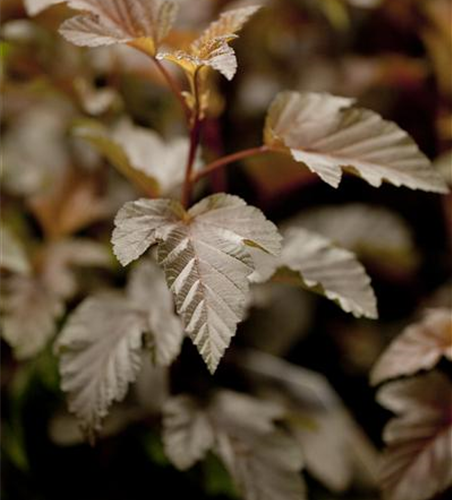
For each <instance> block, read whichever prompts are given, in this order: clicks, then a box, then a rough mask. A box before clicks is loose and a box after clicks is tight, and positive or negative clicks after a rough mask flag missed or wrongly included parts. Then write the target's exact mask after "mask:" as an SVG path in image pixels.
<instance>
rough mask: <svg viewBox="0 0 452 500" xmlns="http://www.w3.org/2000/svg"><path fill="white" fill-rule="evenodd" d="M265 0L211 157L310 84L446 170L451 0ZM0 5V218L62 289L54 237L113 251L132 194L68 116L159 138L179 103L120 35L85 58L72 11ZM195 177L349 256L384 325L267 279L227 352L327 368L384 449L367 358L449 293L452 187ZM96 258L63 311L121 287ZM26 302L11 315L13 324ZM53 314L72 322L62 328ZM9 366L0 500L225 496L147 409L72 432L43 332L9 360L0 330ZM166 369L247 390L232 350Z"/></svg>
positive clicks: (294, 169) (209, 134) (220, 475)
mask: <svg viewBox="0 0 452 500" xmlns="http://www.w3.org/2000/svg"><path fill="white" fill-rule="evenodd" d="M239 3H240V4H244V3H245V2H228V1H220V0H217V1H215V0H184V1H181V7H182V9H181V15H180V22H181V23H184V25H185V26H189V27H190V28H191V29H195V28H198V27H201V26H204V25H205V24H206V23H207V22H208V21H209V20H211V19H212V18H214V17H215V15H216V14H217V13H218V12H220V11H221V10H223V9H224V8H226V7H231V6H233V5H234V6H235V5H237V4H239ZM252 3H254V2H252ZM259 3H262V2H259ZM263 3H264V4H265V9H263V10H262V11H261V12H260V13H259V14H258V15H257V16H256V18H255V19H253V20H252V22H250V24H249V25H248V26H247V27H246V29H244V31H243V33H241V36H240V38H239V39H238V40H237V41H235V42H234V48H235V50H236V52H237V57H238V61H239V71H238V73H237V76H236V78H235V79H234V80H233V81H232V82H227V81H226V80H224V79H222V78H221V77H218V78H216V79H215V80H214V81H213V83H212V85H213V88H214V100H213V102H214V105H213V106H212V109H211V110H210V115H209V117H208V120H207V122H206V126H205V131H204V144H205V151H204V154H205V155H206V157H207V158H209V157H210V158H215V157H217V156H219V155H222V154H224V153H230V152H235V151H238V150H240V149H243V148H247V147H252V146H255V145H258V144H259V143H260V140H261V134H262V126H263V120H264V117H265V113H266V110H267V108H268V105H269V103H270V102H271V101H272V99H273V97H274V96H275V95H276V94H277V92H279V91H280V90H284V89H293V90H303V91H306V90H312V91H316V92H328V93H332V94H336V95H344V96H351V97H354V98H356V99H357V101H358V103H359V105H360V106H363V107H367V108H370V109H373V110H375V111H377V112H379V113H380V114H381V115H382V116H383V117H385V118H387V119H391V120H394V121H395V122H396V123H397V124H399V125H400V126H401V127H402V128H403V129H404V130H406V131H407V132H409V133H410V134H411V135H412V137H414V139H415V140H416V142H417V143H418V144H419V146H420V148H421V150H422V151H423V152H425V153H426V154H427V156H428V157H429V158H430V159H432V161H433V162H434V168H437V169H438V170H440V171H441V172H442V173H443V175H444V176H445V177H446V179H448V181H449V182H450V180H451V168H452V167H451V145H452V74H451V71H452V30H451V20H452V7H451V2H450V1H449V0H268V1H264V2H263ZM1 14H2V15H1V17H2V41H1V58H2V74H1V87H2V94H3V114H2V129H3V131H2V142H3V148H2V149H3V155H2V200H1V209H2V220H3V222H4V223H5V224H6V225H7V226H8V227H9V228H10V229H11V230H12V231H13V232H15V233H16V234H17V235H19V239H20V240H21V241H22V242H23V245H24V247H25V251H26V253H28V254H30V255H32V256H33V258H32V261H33V269H34V270H35V271H34V272H36V273H37V274H39V273H41V272H46V273H48V274H49V273H50V274H52V273H53V275H52V276H53V277H51V278H48V279H49V280H50V281H52V280H53V282H57V283H61V280H62V274H61V273H62V271H61V269H57V270H55V269H56V267H57V264H56V263H55V262H56V261H55V259H58V258H60V259H61V260H63V261H64V265H63V267H64V266H67V267H68V266H69V264H71V263H73V261H74V256H73V255H72V256H70V257H68V255H67V254H64V255H63V256H62V254H61V253H55V254H52V256H51V257H49V255H50V254H49V251H48V248H49V245H51V244H52V242H55V241H57V240H61V239H62V238H66V239H67V238H74V237H86V238H90V239H92V240H95V241H97V242H99V243H101V244H102V245H103V246H104V247H105V248H108V240H109V235H110V232H111V227H112V219H113V216H114V213H115V211H116V210H117V209H118V208H119V206H120V205H121V204H122V202H123V201H125V200H127V199H133V198H134V197H135V196H136V191H134V188H132V187H131V186H130V185H129V184H128V183H127V181H125V180H124V179H123V178H122V177H121V176H120V175H119V174H118V173H117V172H116V171H114V169H113V168H112V167H111V165H109V164H108V162H106V161H105V160H103V159H102V158H100V157H99V156H98V155H96V153H95V152H94V150H93V149H92V148H90V146H89V145H88V144H87V143H85V142H83V141H81V140H79V139H77V138H74V137H73V135H72V134H71V129H72V127H73V125H74V123H77V121H79V120H85V119H95V120H99V121H100V122H102V123H105V124H108V123H110V122H112V121H113V120H115V119H116V118H117V117H119V116H122V115H124V114H126V115H128V116H129V117H130V118H131V119H132V120H133V121H134V122H135V123H136V124H138V125H141V126H145V127H149V128H152V129H154V130H157V131H159V132H160V133H162V134H164V135H167V136H168V135H172V134H179V133H183V132H184V129H183V123H182V119H181V114H180V111H179V109H178V107H177V102H175V101H174V99H173V97H172V96H171V94H170V93H169V92H168V90H167V88H166V87H165V86H164V84H163V82H162V81H161V79H160V77H159V75H158V74H157V73H156V72H155V70H154V68H153V67H152V65H151V64H150V63H149V61H148V60H147V59H146V58H145V57H144V56H143V57H142V56H141V55H140V54H139V53H135V52H133V50H132V49H129V48H125V49H116V48H114V49H97V50H91V51H87V50H83V49H79V48H76V47H74V46H72V45H69V44H68V43H66V42H65V41H64V40H63V39H62V38H61V37H60V36H59V35H58V33H57V29H58V26H59V25H60V23H61V22H62V21H63V20H64V19H66V18H67V17H68V15H69V14H70V12H69V10H68V9H67V8H66V7H65V6H64V5H57V6H54V7H52V8H50V9H48V10H46V11H44V12H42V13H40V14H38V15H37V16H35V17H29V16H27V14H26V11H25V9H24V6H23V4H22V2H21V1H19V0H2V2H1ZM175 76H176V77H178V73H177V72H176V73H175ZM201 189H202V190H204V191H205V192H207V191H228V192H232V193H235V194H238V195H239V196H241V197H243V198H244V199H246V200H247V201H248V202H249V203H250V204H254V205H256V206H259V207H260V208H261V209H262V210H263V211H264V212H265V213H266V215H267V216H268V217H269V218H270V219H271V220H274V221H276V222H279V223H284V222H285V221H287V219H289V218H291V217H295V216H297V217H305V218H306V220H309V221H310V224H312V227H313V229H316V230H320V229H321V228H323V230H324V231H325V232H326V233H328V234H330V235H333V236H334V237H335V238H336V239H338V240H339V241H341V239H342V241H343V243H344V245H349V246H351V247H352V248H353V249H354V250H355V251H356V252H357V253H358V255H359V257H360V259H361V261H362V262H363V263H364V265H365V267H366V269H367V271H368V273H369V274H370V276H371V277H372V282H373V286H374V289H375V291H376V295H377V297H378V305H379V312H380V319H379V320H378V321H371V320H363V319H359V320H358V319H355V318H353V317H352V316H347V315H346V314H345V313H343V312H342V311H341V310H340V309H339V308H337V307H336V306H335V305H334V304H332V303H329V302H328V301H326V300H325V299H322V298H320V297H319V298H317V297H316V296H312V295H308V294H305V293H304V292H301V291H296V292H294V291H291V292H288V291H287V290H286V288H284V287H279V288H278V287H274V288H273V289H272V290H270V291H268V290H267V291H265V293H263V294H262V297H261V298H260V301H259V300H256V304H255V307H254V308H253V310H252V312H251V313H250V316H249V318H248V319H247V320H246V321H245V322H244V323H243V325H241V326H240V328H239V332H238V334H237V336H236V337H235V339H234V345H235V346H236V347H237V348H240V347H253V348H254V347H255V348H259V349H261V350H264V351H266V352H269V353H271V354H274V355H277V356H280V357H283V358H285V359H286V360H288V361H290V362H292V363H294V364H296V365H300V366H303V367H306V368H309V369H312V370H315V371H317V372H320V373H321V374H323V375H324V376H325V377H326V378H327V380H328V381H329V383H330V384H331V386H332V387H333V388H334V389H335V390H336V391H337V393H338V394H339V396H340V397H341V399H342V400H343V402H344V404H345V405H346V407H347V408H348V410H349V411H350V412H351V414H352V415H353V416H354V417H355V419H356V421H357V422H358V424H359V425H360V426H361V427H362V429H363V431H364V433H365V435H366V436H367V437H368V439H369V440H370V441H371V442H372V443H373V445H374V446H375V448H376V449H377V450H380V449H381V448H382V441H381V433H382V428H383V426H384V424H385V422H386V421H387V420H388V417H389V414H388V413H387V412H385V411H384V410H383V409H381V408H380V407H379V406H378V404H377V403H376V402H375V399H374V396H375V394H374V390H373V389H372V388H371V387H370V385H369V380H368V375H369V371H370V369H371V367H372V365H373V364H374V362H375V360H376V359H377V357H378V355H379V354H380V353H381V352H382V350H383V349H384V347H385V346H386V345H387V344H388V342H389V341H390V340H391V339H392V338H393V337H394V336H395V335H396V334H398V333H399V332H400V331H401V330H402V329H403V327H405V326H406V325H407V324H408V323H409V322H410V321H411V320H412V318H414V317H416V314H417V313H418V311H419V310H420V309H422V308H424V307H428V306H433V305H446V306H447V305H450V299H451V297H450V288H448V282H449V280H450V275H451V260H450V242H451V237H452V233H451V221H452V218H451V214H450V197H449V196H443V197H441V196H438V195H434V194H428V193H422V192H419V191H410V190H408V189H404V188H395V187H392V186H389V185H384V186H383V187H381V188H380V189H374V188H372V187H370V186H368V185H367V184H365V183H364V182H362V181H361V180H359V179H356V178H351V177H345V178H344V180H343V182H342V184H341V187H340V189H338V190H335V189H333V188H331V187H329V186H327V185H326V184H324V183H322V181H321V180H320V179H319V178H318V177H316V176H314V175H312V174H310V173H309V172H308V170H307V169H306V170H304V169H301V168H300V166H299V165H296V164H294V163H293V162H292V161H291V160H290V158H289V157H287V158H286V157H282V156H277V155H268V156H265V157H264V156H262V157H258V158H254V159H252V160H247V161H246V162H242V163H239V164H234V165H232V166H230V167H228V169H227V170H225V171H222V172H219V173H216V174H215V175H213V176H212V177H211V178H210V179H209V181H208V183H207V184H206V185H204V186H203V187H202V188H201ZM69 253H70V252H69ZM49 259H50V260H51V261H52V262H53V264H50V268H49V264H48V263H46V262H48V260H49ZM64 259H66V260H64ZM71 259H73V260H72V261H71ZM75 260H76V259H75ZM68 262H69V264H68ZM104 264H105V263H104V262H103V260H102V258H101V257H99V262H98V264H96V265H94V266H93V268H94V269H92V268H88V269H87V268H86V267H83V264H81V265H80V267H77V269H76V271H74V272H75V275H76V280H77V287H76V288H77V289H76V290H75V289H74V290H73V291H72V290H71V293H68V294H67V300H66V310H67V311H68V312H69V311H71V310H72V309H73V308H74V306H75V305H76V304H78V303H79V302H80V300H81V299H82V298H83V297H85V296H86V295H87V294H88V293H89V292H90V291H92V290H93V289H97V288H99V287H102V286H105V285H106V284H108V286H115V287H121V286H123V284H124V282H125V272H124V270H122V269H120V268H119V266H118V265H117V264H114V263H112V262H109V263H108V265H104ZM46 266H47V267H46ZM52 266H53V267H52ZM43 269H44V270H45V271H43ZM7 275H8V273H7V272H5V273H4V274H3V277H4V278H5V277H7ZM72 292H73V293H72ZM32 301H33V299H32ZM32 304H33V302H32V303H31V304H30V305H29V306H28V307H29V308H27V307H24V308H23V310H22V318H19V319H18V320H17V321H18V322H19V327H20V325H21V322H23V321H25V318H26V317H27V314H28V312H27V311H29V312H30V314H31V311H33V307H32ZM64 321H65V315H63V316H62V317H61V318H60V319H59V321H58V324H57V325H56V329H55V331H58V330H59V328H60V326H61V325H62V324H64ZM22 324H23V323H22ZM1 360H2V367H1V388H2V481H1V488H2V498H3V499H4V500H54V499H55V500H57V499H58V500H61V498H64V499H65V500H140V499H149V498H162V497H164V498H180V497H181V496H182V495H184V496H185V497H187V498H188V497H189V498H196V499H203V498H212V499H217V500H220V499H224V500H226V499H229V498H237V494H236V493H235V492H234V489H233V487H232V485H231V482H230V480H229V477H228V475H227V473H226V472H225V470H224V469H223V467H222V465H221V464H220V463H219V462H218V460H216V459H215V458H214V457H213V456H212V457H209V459H208V460H207V461H206V462H205V463H204V464H200V465H198V466H196V467H195V468H193V469H192V470H190V471H189V472H187V473H179V472H177V471H176V470H175V469H174V468H173V467H172V466H171V465H170V464H169V462H168V460H167V459H166V457H165V455H164V453H163V449H162V444H161V440H160V437H159V430H158V429H159V423H158V418H156V417H155V416H153V415H152V412H150V414H149V416H148V417H146V418H138V419H137V418H135V417H134V416H130V415H128V414H127V415H126V416H124V415H122V416H121V415H120V416H119V417H118V418H117V422H112V423H111V425H110V426H109V431H108V432H107V434H108V435H107V436H106V437H104V438H102V439H100V440H99V442H98V443H97V444H96V446H95V447H91V446H90V445H88V444H86V443H84V442H83V441H82V440H81V437H80V436H79V435H78V434H77V431H76V429H75V423H74V422H73V420H72V419H71V418H70V417H69V416H68V415H67V414H66V413H65V398H64V394H63V393H62V392H61V390H60V389H59V376H58V368H57V360H56V358H55V357H54V355H53V354H52V346H51V342H49V343H48V344H47V345H46V347H45V348H44V349H42V350H41V351H40V352H39V353H37V354H36V355H35V356H33V357H31V358H30V359H25V360H17V359H16V356H15V355H14V353H13V352H12V350H11V348H10V347H9V345H8V344H7V343H6V342H4V341H2V349H1ZM446 369H448V368H446ZM171 381H172V389H173V390H174V391H175V392H178V391H183V390H184V391H185V390H191V391H196V392H197V393H198V392H200V391H201V392H202V391H205V390H207V389H206V388H209V387H211V386H213V385H216V386H224V387H230V388H234V389H236V390H244V391H247V390H248V389H249V385H250V381H249V380H247V379H246V377H244V376H243V374H242V373H241V372H240V371H239V370H237V367H236V365H235V363H234V356H233V353H232V354H231V361H230V362H228V360H227V359H226V361H225V362H224V363H223V364H222V365H221V367H220V369H219V371H218V373H217V374H216V375H215V377H214V378H213V379H212V378H211V377H210V376H209V375H208V374H207V371H206V370H205V368H204V366H203V364H202V361H201V359H200V358H199V356H198V355H197V354H196V352H195V350H194V348H193V347H192V345H191V344H190V343H187V344H186V345H184V349H183V352H182V355H181V357H180V359H179V360H178V361H177V363H176V364H175V366H174V367H173V368H172V371H171ZM155 389H156V388H155V387H146V385H144V387H143V390H142V391H141V392H142V397H143V398H144V399H145V400H146V402H145V404H147V405H148V406H149V407H152V405H153V404H154V403H153V398H154V399H158V398H159V395H158V394H155ZM138 392H139V391H138ZM143 394H144V395H143ZM154 402H155V401H154ZM126 407H127V403H126ZM307 481H308V485H309V488H310V498H312V499H313V500H327V499H328V500H329V499H334V498H343V499H350V500H370V499H373V498H379V496H378V493H377V491H376V489H375V488H373V487H372V486H369V485H366V486H365V487H364V486H362V485H359V484H353V485H351V486H350V487H349V488H347V490H346V491H343V492H340V493H337V494H335V493H333V492H331V491H329V490H328V489H327V488H326V487H325V486H323V485H322V484H321V483H320V482H318V481H316V480H315V479H314V478H312V477H309V474H308V475H307ZM449 493H450V492H449ZM447 495H448V493H447V492H446V493H445V495H444V496H443V498H444V499H445V498H448V496H447Z"/></svg>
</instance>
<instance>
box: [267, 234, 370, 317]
mask: <svg viewBox="0 0 452 500" xmlns="http://www.w3.org/2000/svg"><path fill="white" fill-rule="evenodd" d="M280 264H281V265H283V266H285V267H287V268H288V269H289V270H290V271H292V272H295V273H296V274H295V278H296V279H301V282H302V284H303V286H305V287H306V288H308V289H309V290H312V291H315V292H318V293H320V294H322V295H325V296H326V297H327V298H329V299H331V300H334V301H335V302H337V303H338V304H339V305H340V307H341V308H342V309H343V310H344V311H346V312H351V313H352V314H353V315H354V316H356V317H359V316H366V317H368V318H376V317H377V308H376V299H375V295H374V292H373V290H372V288H371V286H370V278H369V277H368V275H367V274H366V271H365V270H364V268H363V266H362V265H361V264H360V263H359V262H358V260H357V259H356V257H355V255H354V254H353V253H352V252H350V251H349V250H345V249H343V248H339V247H335V246H334V245H333V244H332V243H331V241H330V240H328V239H327V238H324V237H323V236H320V235H318V234H316V233H311V232H310V231H306V230H305V229H301V228H298V229H291V230H289V231H287V233H286V234H285V239H284V244H283V250H282V253H281V257H280ZM286 277H287V278H288V279H289V281H290V280H291V275H290V274H289V275H288V276H286ZM276 279H285V278H284V270H283V271H282V273H281V274H280V275H279V277H278V275H277V276H276Z"/></svg>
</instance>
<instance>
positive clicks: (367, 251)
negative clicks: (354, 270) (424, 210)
mask: <svg viewBox="0 0 452 500" xmlns="http://www.w3.org/2000/svg"><path fill="white" fill-rule="evenodd" d="M287 227H302V228H304V229H307V230H309V231H315V232H316V233H319V234H321V235H323V236H325V237H326V238H328V239H330V240H332V241H333V242H334V243H335V244H337V245H339V246H341V247H343V248H346V249H348V250H351V251H352V252H354V253H356V254H357V255H358V257H363V258H369V259H372V260H374V261H377V262H378V263H379V264H383V265H390V264H391V263H393V265H397V267H398V269H400V268H401V267H403V268H405V269H413V267H415V265H416V262H417V255H416V250H415V247H414V242H413V237H412V235H411V233H410V231H409V229H408V227H407V224H406V222H405V221H404V220H403V219H402V218H401V217H400V216H399V215H397V214H396V213H393V212H391V211H389V210H387V209H386V208H384V207H379V206H372V205H365V204H363V203H347V204H346V205H334V206H333V205H331V206H324V207H320V208H313V209H310V210H307V211H306V212H303V213H302V214H300V215H297V216H296V217H294V218H292V219H291V220H290V221H288V222H287ZM369 227H371V228H372V231H369Z"/></svg>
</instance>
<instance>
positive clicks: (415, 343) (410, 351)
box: [371, 309, 452, 385]
mask: <svg viewBox="0 0 452 500" xmlns="http://www.w3.org/2000/svg"><path fill="white" fill-rule="evenodd" d="M443 356H444V357H446V358H448V359H449V360H451V361H452V316H451V312H450V311H449V310H448V309H431V310H428V311H427V312H426V314H425V316H424V318H423V319H422V321H420V322H418V323H414V324H413V325H410V326H408V327H407V328H406V329H405V330H404V331H403V332H402V333H401V334H400V335H399V336H398V337H396V338H395V340H394V341H393V342H392V343H391V344H390V345H389V347H388V348H387V350H386V351H385V352H384V353H383V355H382V356H381V358H380V359H379V360H378V362H377V364H376V365H375V367H374V368H373V370H372V373H371V382H372V384H374V385H376V384H379V383H380V382H383V381H385V380H387V379H391V378H396V377H401V376H406V375H413V374H414V373H416V372H418V371H420V370H428V369H430V368H433V367H434V366H435V365H436V364H437V363H438V362H439V360H440V359H441V357H443Z"/></svg>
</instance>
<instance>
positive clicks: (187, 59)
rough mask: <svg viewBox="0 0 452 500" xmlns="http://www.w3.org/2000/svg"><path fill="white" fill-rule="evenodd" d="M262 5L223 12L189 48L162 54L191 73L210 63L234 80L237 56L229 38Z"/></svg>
mask: <svg viewBox="0 0 452 500" xmlns="http://www.w3.org/2000/svg"><path fill="white" fill-rule="evenodd" d="M259 8H260V7H257V6H251V7H242V8H239V9H234V10H230V11H227V12H223V14H221V15H220V17H219V19H218V20H217V21H215V22H213V23H211V24H210V26H209V27H208V28H207V29H206V30H205V31H204V32H203V33H202V34H201V35H200V36H199V38H197V39H196V40H195V41H194V42H192V43H191V44H190V46H189V47H188V48H187V50H185V51H184V50H179V51H176V52H174V53H162V54H161V55H160V56H159V57H161V58H165V59H168V60H170V61H172V62H174V63H176V64H178V65H180V66H181V67H182V68H184V70H185V71H187V73H188V74H190V75H194V74H195V73H196V71H197V70H198V69H200V68H202V67H204V66H209V67H211V68H213V69H215V70H216V71H219V72H220V73H221V74H222V75H224V76H225V77H226V78H227V79H228V80H231V79H232V78H233V77H234V75H235V73H236V71H237V60H236V57H235V53H234V51H233V49H232V48H231V47H230V46H229V42H231V41H232V40H234V39H235V38H237V35H236V34H237V33H238V32H239V31H240V30H241V29H242V28H243V26H244V25H245V24H246V22H247V21H248V20H249V19H250V18H251V16H253V15H254V14H255V13H256V12H257V11H258V10H259Z"/></svg>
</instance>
